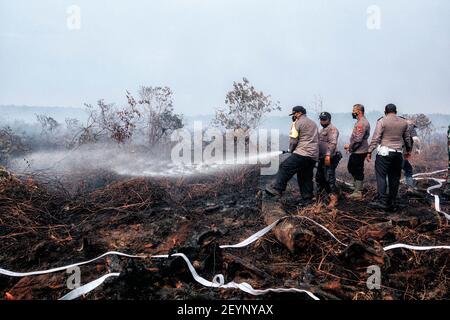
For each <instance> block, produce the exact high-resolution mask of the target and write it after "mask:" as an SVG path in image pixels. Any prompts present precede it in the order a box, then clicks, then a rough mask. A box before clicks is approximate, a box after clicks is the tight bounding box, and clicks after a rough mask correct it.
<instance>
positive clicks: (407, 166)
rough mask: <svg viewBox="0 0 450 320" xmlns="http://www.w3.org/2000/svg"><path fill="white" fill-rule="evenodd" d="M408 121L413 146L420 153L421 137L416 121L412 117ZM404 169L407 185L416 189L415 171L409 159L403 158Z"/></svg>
mask: <svg viewBox="0 0 450 320" xmlns="http://www.w3.org/2000/svg"><path fill="white" fill-rule="evenodd" d="M406 121H407V123H408V131H409V134H410V136H411V146H412V147H413V150H414V152H415V153H420V139H419V137H418V135H417V131H416V128H417V127H416V123H415V121H414V120H412V119H408V120H406ZM402 169H403V174H404V176H405V182H406V185H407V186H408V187H409V188H411V189H414V188H415V187H416V182H415V181H414V178H413V174H414V171H413V167H412V165H411V162H410V161H409V160H407V159H403V165H402Z"/></svg>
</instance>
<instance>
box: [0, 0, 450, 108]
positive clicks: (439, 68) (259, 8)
mask: <svg viewBox="0 0 450 320" xmlns="http://www.w3.org/2000/svg"><path fill="white" fill-rule="evenodd" d="M71 5H77V6H78V7H79V8H80V9H81V15H80V17H81V20H80V21H81V28H80V29H79V30H77V29H75V30H71V29H70V28H68V26H67V19H68V17H69V14H68V13H67V8H68V7H69V6H71ZM370 5H377V6H378V7H379V8H380V10H381V11H380V12H381V20H380V21H381V24H380V29H369V28H368V25H367V20H368V19H369V18H374V17H375V15H372V14H368V13H367V9H368V7H369V6H370ZM449 17H450V1H449V0H370V1H366V0H328V1H325V0H308V1H306V0H302V1H300V0H284V1H279V0H277V1H275V0H271V1H268V0H148V1H144V0H142V1H138V0H130V1H123V0H85V1H81V0H70V1H66V0H39V1H31V0H13V1H11V0H0V105H2V104H3V105H4V104H16V105H39V106H73V107H80V106H82V105H83V103H95V102H96V100H98V99H100V98H104V99H106V100H107V101H108V102H118V103H122V102H125V97H124V93H125V90H130V91H132V92H136V90H137V89H138V88H139V87H140V86H141V85H153V86H156V85H167V86H170V87H171V88H172V89H173V91H174V93H175V107H176V110H177V111H178V112H182V113H184V114H189V115H194V114H207V113H213V112H214V109H215V108H216V107H218V106H220V105H222V104H223V101H224V98H225V94H226V92H227V91H228V90H230V89H231V87H232V83H233V81H235V80H240V79H242V77H243V76H245V77H247V78H248V79H249V80H250V81H251V82H252V83H253V84H254V85H255V87H256V88H257V89H260V90H263V91H264V92H265V93H268V94H271V95H272V97H273V98H274V99H275V100H279V101H280V102H281V103H282V106H283V112H284V113H286V112H287V111H288V110H289V109H290V108H291V107H292V106H293V105H296V104H303V105H304V106H306V107H307V106H310V105H311V102H312V101H313V97H314V95H315V94H320V95H322V96H323V99H324V106H325V109H327V110H330V111H348V108H351V106H352V105H353V104H354V103H357V102H360V103H363V104H365V105H366V107H367V108H368V109H369V110H377V109H380V110H381V109H382V108H383V106H384V105H385V104H386V103H388V102H394V103H396V104H397V106H398V107H399V109H400V111H401V112H427V113H430V112H445V113H449V111H448V106H449V103H450V63H449V57H450V18H449ZM71 21H72V20H71ZM370 21H376V20H370ZM371 25H372V26H373V24H371Z"/></svg>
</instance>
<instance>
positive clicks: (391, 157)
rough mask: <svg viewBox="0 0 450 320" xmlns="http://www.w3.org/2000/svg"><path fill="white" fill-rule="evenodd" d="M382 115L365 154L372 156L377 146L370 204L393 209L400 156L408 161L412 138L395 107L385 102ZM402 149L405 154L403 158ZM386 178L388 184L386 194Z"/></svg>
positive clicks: (401, 159)
mask: <svg viewBox="0 0 450 320" xmlns="http://www.w3.org/2000/svg"><path fill="white" fill-rule="evenodd" d="M384 113H385V116H384V117H381V118H380V119H378V121H377V125H376V127H375V132H374V134H373V137H372V141H371V143H370V145H369V151H368V153H367V161H370V160H371V158H372V152H373V151H374V150H375V149H376V150H377V156H376V160H375V173H376V178H377V189H378V200H377V201H375V202H372V203H371V204H370V205H371V207H373V208H377V209H383V210H395V209H396V208H397V206H396V204H395V201H396V198H397V193H398V187H399V185H400V176H401V171H402V163H403V159H406V160H409V158H410V155H411V149H412V143H411V141H412V139H411V135H410V131H409V130H408V123H407V121H406V119H404V118H402V117H399V116H397V107H396V106H395V105H394V104H388V105H387V106H386V107H385V112H384ZM403 148H404V149H405V152H406V153H405V155H404V157H403ZM386 177H387V179H388V183H389V193H388V194H387V193H386V191H387V183H386Z"/></svg>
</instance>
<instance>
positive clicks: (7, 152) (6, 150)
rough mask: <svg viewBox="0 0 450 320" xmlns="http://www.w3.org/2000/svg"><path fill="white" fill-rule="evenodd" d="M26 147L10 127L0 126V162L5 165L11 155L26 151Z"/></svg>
mask: <svg viewBox="0 0 450 320" xmlns="http://www.w3.org/2000/svg"><path fill="white" fill-rule="evenodd" d="M27 150H28V147H27V146H26V145H25V143H24V142H23V139H22V138H21V137H20V136H19V135H17V134H16V133H14V131H13V130H12V129H11V127H9V126H6V127H3V128H0V164H3V165H7V164H8V161H9V159H10V158H11V157H14V156H17V155H19V154H21V153H23V152H26V151H27Z"/></svg>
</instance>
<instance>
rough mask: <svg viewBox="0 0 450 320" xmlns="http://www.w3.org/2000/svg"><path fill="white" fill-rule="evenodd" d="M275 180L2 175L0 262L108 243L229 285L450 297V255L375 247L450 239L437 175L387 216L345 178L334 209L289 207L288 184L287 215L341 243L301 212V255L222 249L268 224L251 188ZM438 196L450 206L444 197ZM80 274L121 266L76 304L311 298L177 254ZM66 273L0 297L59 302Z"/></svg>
mask: <svg viewBox="0 0 450 320" xmlns="http://www.w3.org/2000/svg"><path fill="white" fill-rule="evenodd" d="M438 169H442V168H438ZM435 177H436V175H435ZM271 178H272V177H267V176H261V175H260V172H259V170H258V168H257V167H249V166H246V167H236V168H234V169H230V170H225V171H221V172H216V173H214V174H208V175H200V176H197V175H195V176H189V177H185V178H161V177H146V178H143V177H139V178H136V177H127V176H123V175H118V174H117V173H113V172H111V171H108V170H94V169H93V170H92V171H85V172H82V173H81V172H80V173H77V174H72V175H71V176H66V177H64V179H56V178H55V179H52V178H51V177H46V176H45V175H40V176H36V177H34V179H31V178H29V177H28V178H27V177H25V176H20V175H19V176H15V175H14V174H9V175H5V176H4V177H3V178H2V179H1V180H0V181H1V182H0V239H1V240H0V267H1V268H4V269H7V270H11V271H16V272H25V271H34V270H44V269H49V268H52V267H59V266H64V265H68V264H71V263H75V262H81V261H85V260H89V259H92V258H94V257H96V256H98V255H100V254H103V253H104V252H107V251H110V250H114V251H120V252H124V253H128V254H140V255H149V256H150V255H156V254H168V253H169V254H170V253H176V252H181V253H184V254H185V255H186V256H187V257H188V258H189V259H190V261H191V262H192V264H193V265H194V267H195V268H196V271H197V272H198V273H199V275H201V276H202V277H204V278H206V279H208V280H212V278H213V277H214V275H216V274H223V275H224V277H225V282H229V281H235V282H237V283H239V282H247V283H249V284H251V285H252V286H253V288H255V289H266V288H287V287H289V288H303V289H307V290H309V291H311V292H313V293H314V294H315V295H316V296H318V297H319V298H320V299H357V300H365V299H396V300H397V299H398V300H410V299H417V300H420V299H449V298H450V295H449V292H450V290H449V287H450V278H449V277H450V269H449V267H450V261H449V259H450V254H449V251H448V250H429V251H411V250H407V249H395V250H391V251H387V252H383V250H382V247H384V246H387V245H389V244H393V243H406V244H412V245H450V232H449V231H450V228H449V226H448V222H447V220H446V219H445V218H444V217H443V216H442V215H441V214H439V213H437V212H436V211H435V210H434V207H433V203H434V202H433V201H434V199H433V198H432V197H431V196H430V195H428V194H427V193H426V188H427V187H429V186H430V185H433V184H435V183H434V182H432V181H427V180H423V181H420V182H419V185H418V191H417V192H408V191H407V190H406V189H405V188H403V187H402V188H401V191H400V196H401V201H402V202H403V204H404V206H403V209H401V210H400V211H398V212H392V213H385V212H382V211H376V210H373V209H371V208H369V206H368V203H369V201H371V200H372V198H373V197H374V196H375V189H374V186H373V185H370V184H368V185H367V187H366V196H365V199H364V200H362V201H347V200H346V199H345V195H346V194H347V193H348V192H350V190H349V189H348V187H346V186H345V185H344V184H341V185H340V186H341V189H342V195H341V199H340V202H339V205H338V206H337V208H336V209H333V210H327V209H326V208H325V207H326V201H325V202H324V203H322V201H321V200H323V199H321V198H320V197H319V198H318V199H317V203H316V204H315V205H313V206H310V207H307V208H304V209H302V208H300V207H297V206H296V204H297V202H298V199H299V193H298V190H297V189H298V188H297V185H296V181H295V180H292V181H291V184H290V186H289V188H288V191H287V192H286V195H285V197H284V198H283V199H282V205H283V209H284V210H285V211H286V212H287V214H289V215H293V216H306V217H309V218H311V219H313V220H314V221H316V222H317V223H320V224H321V225H322V226H324V227H326V228H327V229H329V230H330V231H331V232H332V233H333V234H334V235H335V236H336V237H337V238H338V239H339V240H340V241H342V242H343V243H345V244H349V246H347V247H345V246H343V245H342V244H340V243H338V242H337V241H336V240H334V239H333V238H332V237H331V236H330V235H329V234H327V232H325V231H324V230H323V229H322V228H320V227H318V226H317V225H315V224H312V223H311V222H309V221H307V220H301V219H299V221H298V225H299V227H301V228H304V229H306V230H308V232H309V233H311V234H312V235H313V239H312V240H311V241H310V243H309V245H308V246H306V247H305V248H304V249H303V250H300V251H298V252H295V253H292V252H290V251H288V250H287V249H286V248H285V247H284V246H283V244H281V243H280V242H278V241H277V239H276V238H275V237H274V235H273V233H272V232H269V233H268V234H267V235H265V236H264V237H262V238H261V239H259V240H257V241H256V242H254V243H252V244H250V245H249V246H247V247H245V248H239V249H220V248H219V245H223V244H235V243H238V242H240V241H242V240H244V239H246V238H247V237H249V236H250V235H252V234H254V233H255V232H257V231H259V230H260V229H262V228H264V227H265V226H266V224H265V222H264V219H263V218H262V216H261V202H262V201H263V200H262V199H261V197H260V192H259V191H260V189H261V188H262V187H263V186H264V185H265V184H266V183H267V182H268V181H270V179H271ZM68 181H70V183H68ZM68 184H69V185H70V188H69V187H68ZM435 192H436V194H440V192H441V190H435ZM441 202H442V203H441V205H442V210H443V211H446V212H448V208H449V206H448V203H447V201H446V200H445V198H444V196H443V195H441ZM373 265H376V266H379V267H380V269H381V287H380V289H374V290H370V289H368V287H367V279H368V277H369V276H370V274H368V273H367V270H368V269H367V268H368V267H369V266H373ZM80 269H81V282H82V284H85V283H87V282H89V281H92V280H95V279H97V278H99V277H101V276H102V275H104V274H106V273H108V272H120V276H119V277H115V278H111V279H108V280H107V281H106V282H105V283H104V284H103V285H101V286H99V287H98V288H96V289H95V290H93V291H92V292H90V293H89V294H87V295H86V296H84V297H81V298H80V299H112V300H114V299H136V300H146V299H263V298H264V299H265V298H273V299H291V298H292V299H310V298H309V297H308V296H307V295H306V294H304V293H269V294H266V295H263V296H252V295H250V294H247V293H244V292H242V291H240V290H237V289H215V288H207V287H204V286H202V285H201V284H199V283H197V282H196V281H194V279H193V277H192V275H191V273H190V272H189V270H188V268H187V265H186V264H185V262H184V261H183V260H182V259H181V258H170V259H152V258H150V257H148V258H146V259H130V258H123V257H117V256H108V257H106V258H102V259H100V260H97V261H96V262H93V263H90V264H87V265H83V266H81V267H80ZM68 277H69V275H68V274H66V273H65V272H64V271H62V272H56V273H52V274H46V275H39V276H30V277H17V278H16V277H7V276H2V275H0V296H1V297H2V298H4V299H58V298H60V297H62V296H63V295H64V294H66V293H67V292H69V291H70V290H69V289H68V288H67V279H68Z"/></svg>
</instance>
